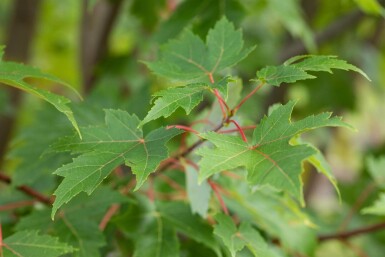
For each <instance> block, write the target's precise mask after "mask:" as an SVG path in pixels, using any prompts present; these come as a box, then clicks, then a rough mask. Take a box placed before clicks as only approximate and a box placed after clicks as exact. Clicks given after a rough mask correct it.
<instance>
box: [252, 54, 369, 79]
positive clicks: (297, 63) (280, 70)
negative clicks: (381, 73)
mask: <svg viewBox="0 0 385 257" xmlns="http://www.w3.org/2000/svg"><path fill="white" fill-rule="evenodd" d="M331 69H340V70H352V71H355V72H358V73H360V74H361V75H362V76H364V77H365V78H366V79H368V80H369V78H368V76H367V75H366V74H365V73H364V72H363V71H362V70H360V69H359V68H357V67H356V66H354V65H352V64H349V63H347V62H346V61H344V60H339V59H336V57H335V56H313V55H305V56H296V57H293V58H290V59H289V60H287V61H286V62H285V63H284V64H283V65H279V66H267V67H266V68H263V69H261V70H259V71H258V72H257V77H258V79H259V80H261V81H265V82H266V83H268V84H270V85H272V86H280V84H282V83H294V82H296V81H298V80H306V79H314V78H316V77H315V76H314V75H311V74H309V73H308V72H309V71H325V72H329V73H332V71H331Z"/></svg>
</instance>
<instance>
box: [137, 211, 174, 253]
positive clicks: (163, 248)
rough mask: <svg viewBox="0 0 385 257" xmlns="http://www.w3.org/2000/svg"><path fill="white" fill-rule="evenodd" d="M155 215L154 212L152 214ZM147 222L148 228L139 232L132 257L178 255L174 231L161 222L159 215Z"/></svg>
mask: <svg viewBox="0 0 385 257" xmlns="http://www.w3.org/2000/svg"><path fill="white" fill-rule="evenodd" d="M154 215H155V214H154ZM155 218H156V221H154V222H152V223H151V224H149V225H148V226H149V228H148V230H147V231H146V232H145V233H143V234H141V235H140V236H139V237H138V238H137V241H136V244H135V252H134V255H133V256H134V257H163V256H169V257H178V256H180V255H179V242H178V237H177V235H176V232H175V231H174V230H172V229H169V228H167V227H166V226H165V224H164V223H163V222H164V221H163V220H162V218H161V217H155Z"/></svg>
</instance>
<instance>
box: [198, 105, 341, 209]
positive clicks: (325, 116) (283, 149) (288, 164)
mask: <svg viewBox="0 0 385 257" xmlns="http://www.w3.org/2000/svg"><path fill="white" fill-rule="evenodd" d="M294 104H295V102H294V101H291V102H289V103H288V104H286V105H283V106H280V107H278V108H276V109H275V110H274V111H273V112H272V113H271V115H269V116H267V117H265V118H263V119H262V120H261V122H260V124H259V125H258V126H257V128H256V129H255V130H254V133H253V138H252V141H251V142H249V143H248V142H244V141H243V140H242V139H241V138H240V137H238V136H231V135H223V134H218V133H214V132H209V133H206V134H202V135H201V136H202V137H203V138H206V139H207V140H209V141H210V142H211V143H213V144H214V145H215V147H214V148H209V147H204V148H201V149H199V150H198V151H197V153H198V154H199V155H201V156H202V157H203V158H202V160H201V161H200V163H199V164H200V173H199V180H200V181H203V180H204V179H206V178H208V177H209V176H211V175H213V174H215V173H218V172H220V171H223V170H229V169H234V168H237V167H242V166H244V167H246V169H247V180H248V182H249V183H250V184H251V185H253V186H258V187H262V186H264V185H266V186H267V185H270V186H272V187H274V188H277V189H279V190H284V191H286V192H288V193H290V194H291V195H292V196H294V197H296V198H297V199H298V200H300V201H301V202H303V199H302V184H301V181H300V175H301V172H302V167H301V164H302V161H303V160H305V159H307V158H309V157H310V156H312V155H314V154H315V153H316V151H315V150H314V149H313V148H311V147H309V146H307V145H294V146H293V145H290V144H289V141H290V140H291V139H292V138H293V137H294V136H297V135H299V134H301V133H303V132H306V131H309V130H313V129H316V128H320V127H325V126H333V127H334V126H344V127H347V126H348V125H347V124H346V123H344V122H342V121H341V118H340V117H333V118H331V117H330V116H331V114H330V113H321V114H318V115H315V116H309V117H307V118H305V119H302V120H299V121H297V122H291V121H290V116H291V112H292V110H293V107H294Z"/></svg>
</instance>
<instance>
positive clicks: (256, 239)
mask: <svg viewBox="0 0 385 257" xmlns="http://www.w3.org/2000/svg"><path fill="white" fill-rule="evenodd" d="M215 219H216V221H217V222H218V224H217V225H216V226H215V227H214V234H216V235H217V236H219V237H220V238H221V239H222V240H223V243H224V244H225V246H226V247H227V248H228V249H229V251H230V253H231V256H232V257H235V256H236V253H237V252H238V251H240V250H242V249H243V248H244V247H245V246H247V248H248V249H249V250H250V252H252V253H253V255H254V256H256V257H258V256H260V257H270V256H271V257H272V256H276V255H274V254H273V252H271V251H270V250H269V249H268V247H267V244H266V242H265V241H264V240H263V238H262V236H261V235H260V234H259V233H258V231H257V230H255V229H253V228H252V227H251V225H250V224H248V223H241V225H240V226H239V228H238V229H237V228H236V226H235V224H234V223H233V221H232V220H231V218H230V217H228V216H226V215H224V214H218V215H217V216H216V217H215Z"/></svg>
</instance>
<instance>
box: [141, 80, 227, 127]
mask: <svg viewBox="0 0 385 257" xmlns="http://www.w3.org/2000/svg"><path fill="white" fill-rule="evenodd" d="M230 81H231V79H230V77H225V78H224V79H222V80H220V81H219V82H217V83H214V84H212V85H208V84H206V83H195V84H188V85H187V86H184V87H174V88H169V89H166V90H162V91H160V92H157V93H155V94H154V95H153V97H154V98H157V99H156V100H155V104H154V106H153V107H152V108H151V110H150V111H149V112H148V114H147V116H146V117H145V118H144V119H143V120H142V121H141V122H140V123H139V126H143V125H144V124H145V123H147V122H149V121H151V120H155V119H157V118H159V117H162V116H163V117H165V118H167V117H168V116H170V115H171V114H172V113H174V112H175V111H176V109H178V108H179V107H182V108H183V109H184V110H185V111H186V114H189V113H190V112H191V110H192V109H193V108H194V107H195V106H197V105H198V104H199V103H200V102H202V100H203V93H204V91H209V90H212V89H217V90H218V91H219V92H221V93H222V94H223V95H224V96H225V97H227V89H228V82H230Z"/></svg>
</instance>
